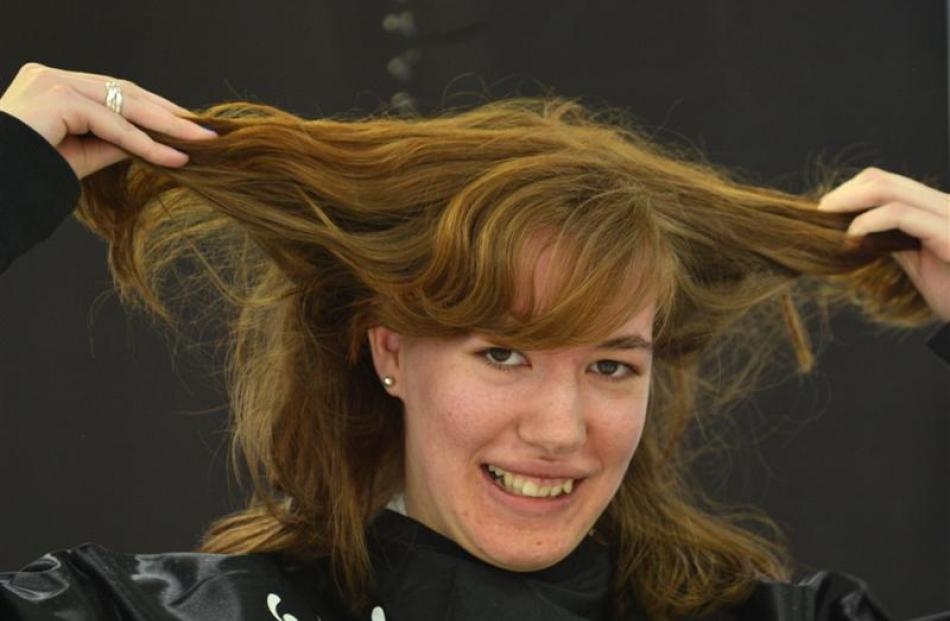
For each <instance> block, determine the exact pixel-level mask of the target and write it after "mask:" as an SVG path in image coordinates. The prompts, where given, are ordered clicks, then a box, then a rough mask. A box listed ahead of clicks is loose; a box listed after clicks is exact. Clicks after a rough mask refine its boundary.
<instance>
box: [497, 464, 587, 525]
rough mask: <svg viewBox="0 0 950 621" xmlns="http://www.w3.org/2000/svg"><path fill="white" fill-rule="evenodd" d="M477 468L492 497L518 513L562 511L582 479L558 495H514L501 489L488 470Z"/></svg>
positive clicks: (532, 513)
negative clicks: (572, 487) (567, 492)
mask: <svg viewBox="0 0 950 621" xmlns="http://www.w3.org/2000/svg"><path fill="white" fill-rule="evenodd" d="M479 470H481V471H482V478H483V479H484V480H485V482H486V483H487V484H488V486H489V487H490V488H491V492H490V493H491V495H492V497H494V498H496V499H497V500H499V501H500V502H501V503H502V504H504V505H505V506H507V507H508V508H509V509H513V510H515V511H517V512H518V513H527V514H530V515H547V514H549V513H552V512H557V511H563V510H564V509H565V508H566V507H567V506H568V505H569V504H571V503H572V502H573V500H574V496H576V495H577V493H578V491H579V488H580V486H581V484H582V483H583V480H581V481H574V489H573V490H571V493H570V494H561V495H560V496H546V497H544V498H533V497H531V496H515V495H514V494H512V493H510V492H508V491H506V490H504V489H502V487H501V486H500V485H499V484H498V483H496V482H495V479H494V477H492V475H491V474H490V473H489V472H488V470H487V469H486V468H485V467H484V466H481V467H479Z"/></svg>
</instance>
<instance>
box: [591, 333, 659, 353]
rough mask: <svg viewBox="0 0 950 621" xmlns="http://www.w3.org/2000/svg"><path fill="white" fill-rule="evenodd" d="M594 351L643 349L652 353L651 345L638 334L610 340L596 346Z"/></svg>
mask: <svg viewBox="0 0 950 621" xmlns="http://www.w3.org/2000/svg"><path fill="white" fill-rule="evenodd" d="M595 349H645V350H647V351H651V352H652V351H653V343H651V342H650V341H648V340H646V339H645V338H643V337H642V336H640V335H639V334H630V335H624V336H618V337H616V338H612V339H610V340H609V341H604V342H603V343H601V344H600V345H597V346H596V347H595Z"/></svg>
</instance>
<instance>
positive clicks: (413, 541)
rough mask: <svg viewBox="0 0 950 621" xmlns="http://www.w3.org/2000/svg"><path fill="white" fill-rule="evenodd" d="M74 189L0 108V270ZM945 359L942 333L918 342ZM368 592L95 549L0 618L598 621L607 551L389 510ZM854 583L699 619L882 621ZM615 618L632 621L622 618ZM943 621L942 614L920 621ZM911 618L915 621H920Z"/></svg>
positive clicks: (192, 557) (288, 566) (247, 563)
mask: <svg viewBox="0 0 950 621" xmlns="http://www.w3.org/2000/svg"><path fill="white" fill-rule="evenodd" d="M78 198H79V183H78V181H77V179H76V176H75V175H74V173H73V171H72V169H71V168H70V167H69V165H68V164H67V163H66V161H65V160H64V159H63V158H62V157H61V156H60V155H59V153H58V152H57V151H56V150H55V149H54V148H52V147H51V146H50V144H49V143H48V142H46V140H45V139H44V138H43V137H42V136H40V135H39V134H38V133H37V132H35V131H33V129H32V128H30V127H29V126H28V125H26V124H25V123H23V122H21V121H20V120H19V119H17V118H15V117H13V116H10V115H7V114H5V113H2V112H0V271H3V270H4V269H5V268H6V267H7V266H8V265H9V264H10V263H11V262H12V261H13V259H15V258H16V257H17V256H19V255H21V254H22V253H24V252H26V251H27V250H28V249H29V248H30V247H31V246H33V245H34V244H36V243H38V242H39V241H41V240H43V239H46V238H47V237H48V236H49V235H50V234H51V233H52V232H53V230H54V229H55V228H56V227H57V226H58V225H59V223H60V222H61V221H62V220H64V219H65V218H66V216H67V215H68V214H69V213H70V212H71V211H72V209H73V207H74V206H75V204H76V201H77V200H78ZM928 345H929V346H930V347H931V349H933V350H934V351H935V352H936V353H937V354H938V355H939V356H941V357H942V358H944V359H945V360H947V361H948V362H950V324H947V325H945V326H943V327H942V328H941V329H940V330H939V331H938V332H936V333H935V334H934V335H933V336H932V337H931V338H930V340H929V341H928ZM368 534H369V537H368V540H369V543H370V552H371V557H372V561H373V567H374V575H375V578H376V585H375V587H374V589H373V593H372V598H371V599H372V601H371V602H370V604H369V606H368V607H367V608H366V609H365V610H363V611H360V612H359V613H358V614H357V615H356V616H352V615H349V614H348V613H346V612H345V611H344V609H343V606H342V605H341V602H340V601H339V600H338V598H337V597H336V596H335V595H334V593H335V590H334V589H333V588H332V587H331V584H332V581H331V578H330V573H329V567H328V565H327V561H326V559H317V560H309V561H301V560H294V559H291V558H288V557H286V556H284V555H282V554H279V553H267V554H241V555H218V554H200V553H166V554H134V555H133V554H118V553H115V552H110V551H109V550H106V549H105V548H103V547H101V546H97V545H95V544H91V543H89V544H84V545H81V546H78V547H76V548H72V549H69V550H64V551H60V552H53V553H50V554H47V555H45V556H43V557H42V558H39V559H37V560H36V561H34V562H32V563H30V564H29V565H27V566H26V567H24V568H23V569H21V570H20V571H18V572H12V573H0V621H21V620H30V621H33V620H36V621H39V620H41V619H42V620H46V619H50V620H52V619H62V620H67V619H68V620H70V621H78V620H86V619H89V620H93V619H95V620H97V621H120V620H121V621H215V620H218V619H221V620H228V621H252V620H253V621H273V620H275V619H276V620H277V621H357V620H360V621H364V620H365V621H428V620H433V621H434V620H438V621H450V620H451V621H489V620H490V621H580V620H582V619H596V620H606V619H609V618H610V610H609V609H608V608H607V603H608V588H609V584H610V567H611V563H610V555H609V551H608V550H607V549H606V548H604V547H603V546H601V545H600V544H598V543H596V542H595V541H594V540H593V539H591V538H587V539H585V540H584V541H583V542H582V543H581V544H580V545H579V546H578V547H577V549H575V550H574V551H573V552H572V553H571V554H570V555H569V556H568V557H567V558H565V559H563V560H562V561H560V562H559V563H557V564H556V565H554V566H552V567H549V568H547V569H544V570H542V571H536V572H527V573H519V572H509V571H506V570H503V569H499V568H497V567H494V566H491V565H488V564H487V563H484V562H482V561H480V560H478V559H477V558H475V557H473V556H471V555H470V554H468V553H467V552H466V551H465V550H463V549H462V548H460V547H459V546H458V545H457V544H456V543H455V542H454V541H452V540H450V539H447V538H445V537H443V536H442V535H440V534H438V533H436V532H435V531H432V530H430V529H429V528H427V527H426V526H424V525H423V524H421V523H419V522H416V521H415V520H413V519H411V518H409V517H406V516H405V515H402V514H400V513H398V512H395V511H392V510H389V509H387V510H385V511H383V513H382V514H381V515H380V516H378V517H377V518H376V520H374V521H373V523H372V524H370V526H369V529H368ZM889 618H890V617H888V616H887V615H886V614H885V612H884V611H883V609H882V608H881V607H880V606H879V605H878V604H876V603H875V602H874V600H873V599H872V598H871V596H870V595H869V594H868V592H867V590H866V588H865V585H864V584H863V583H862V582H860V581H859V580H856V579H854V578H851V577H849V576H845V575H841V574H834V573H828V572H821V573H816V574H812V575H810V576H808V577H806V578H804V579H802V580H799V581H797V582H795V583H793V584H778V583H771V582H761V583H759V584H758V585H757V587H756V589H755V590H754V592H753V593H752V595H751V597H749V599H748V600H746V601H745V602H744V603H743V604H741V605H740V606H738V607H735V608H732V609H729V610H722V611H719V612H717V613H716V614H714V615H711V616H708V617H706V618H705V619H704V620H703V621H811V620H814V621H883V620H886V619H889ZM626 619H627V620H629V621H646V617H645V616H643V614H642V613H641V612H639V611H637V610H636V609H634V610H632V611H631V612H630V614H628V615H626ZM938 619H950V611H948V612H947V613H943V614H938V615H934V616H931V617H928V621H937V620H938ZM919 621H924V620H923V619H921V620H919Z"/></svg>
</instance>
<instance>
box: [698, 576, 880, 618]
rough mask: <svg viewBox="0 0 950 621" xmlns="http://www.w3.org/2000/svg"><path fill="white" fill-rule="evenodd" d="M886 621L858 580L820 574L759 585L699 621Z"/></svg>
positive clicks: (865, 588) (866, 589) (878, 606)
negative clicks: (735, 603) (742, 598)
mask: <svg viewBox="0 0 950 621" xmlns="http://www.w3.org/2000/svg"><path fill="white" fill-rule="evenodd" d="M826 619H835V620H837V621H889V620H890V619H891V617H890V616H889V615H888V614H887V613H886V612H885V611H884V609H883V607H882V606H881V605H880V604H878V603H877V601H876V600H875V599H874V598H873V596H872V595H871V593H870V591H869V590H868V588H867V585H866V584H865V583H864V582H863V581H862V580H860V579H858V578H855V577H854V576H850V575H847V574H843V573H837V572H832V571H821V572H817V573H813V574H808V575H806V576H803V577H801V578H799V579H797V580H795V581H793V582H788V583H784V582H771V581H761V582H759V583H758V584H757V585H756V587H755V589H754V590H753V591H752V594H751V595H750V596H749V598H748V599H747V600H746V601H745V602H743V603H742V604H740V605H739V606H735V607H733V608H729V609H727V610H721V611H718V612H717V613H715V614H713V615H711V616H709V617H705V618H704V619H703V621H818V620H826Z"/></svg>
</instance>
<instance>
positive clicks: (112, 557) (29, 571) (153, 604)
mask: <svg viewBox="0 0 950 621" xmlns="http://www.w3.org/2000/svg"><path fill="white" fill-rule="evenodd" d="M304 585H305V586H306V588H301V587H302V586H304ZM328 585H329V581H328V580H327V573H326V571H325V564H324V563H321V562H294V561H288V560H285V559H284V558H283V557H282V556H281V555H278V554H239V555H227V554H204V553H195V552H171V553H161V554H123V553H118V552H113V551H111V550H108V549H106V548H104V547H102V546H99V545H96V544H91V543H87V544H83V545H81V546H77V547H75V548H71V549H68V550H62V551H59V552H52V553H49V554H46V555H44V556H42V557H40V558H39V559H37V560H35V561H33V562H32V563H30V564H29V565H27V566H26V567H24V568H23V569H21V570H20V571H18V572H12V573H4V574H0V611H2V612H3V613H4V614H3V615H0V616H3V618H4V619H13V620H17V621H20V620H27V619H47V618H84V619H85V618H95V619H102V620H112V619H123V620H125V619H130V620H134V621H144V620H150V621H151V620H159V619H162V620H164V619H175V620H176V621H186V620H192V619H194V620H196V621H197V620H199V619H202V620H206V619H216V618H220V619H278V620H280V621H285V620H286V619H289V618H296V619H300V620H303V619H314V620H315V619H320V620H321V621H337V620H338V619H345V617H341V616H340V615H339V613H338V612H337V610H336V606H335V605H334V603H333V598H332V597H330V595H329V591H328V589H327V588H326V587H327V586H328Z"/></svg>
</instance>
